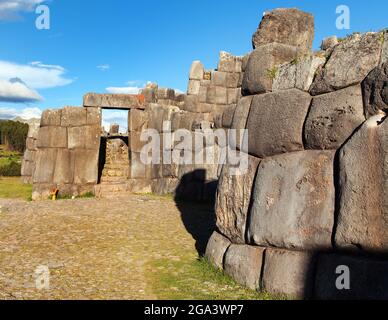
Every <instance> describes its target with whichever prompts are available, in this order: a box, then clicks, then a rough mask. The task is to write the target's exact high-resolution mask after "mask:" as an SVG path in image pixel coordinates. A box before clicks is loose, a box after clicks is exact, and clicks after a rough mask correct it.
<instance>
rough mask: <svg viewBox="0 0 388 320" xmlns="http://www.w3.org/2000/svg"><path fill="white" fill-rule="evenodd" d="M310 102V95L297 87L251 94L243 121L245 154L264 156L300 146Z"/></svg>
mask: <svg viewBox="0 0 388 320" xmlns="http://www.w3.org/2000/svg"><path fill="white" fill-rule="evenodd" d="M310 102H311V97H310V95H309V94H308V93H304V92H302V91H299V90H297V89H291V90H287V91H282V92H275V93H268V94H264V95H258V96H255V97H254V98H253V101H252V105H251V110H250V113H249V117H248V122H247V129H248V130H249V154H252V155H255V156H257V157H259V158H265V157H268V156H273V155H276V154H281V153H286V152H292V151H300V150H303V125H304V122H305V119H306V116H307V112H308V110H309V107H310Z"/></svg>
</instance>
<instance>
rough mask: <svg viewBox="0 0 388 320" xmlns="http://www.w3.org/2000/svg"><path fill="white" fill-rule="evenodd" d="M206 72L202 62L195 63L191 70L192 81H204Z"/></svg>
mask: <svg viewBox="0 0 388 320" xmlns="http://www.w3.org/2000/svg"><path fill="white" fill-rule="evenodd" d="M204 71H205V68H204V67H203V64H202V63H201V61H198V60H197V61H194V62H193V63H192V65H191V68H190V75H189V79H190V80H202V79H203V73H204Z"/></svg>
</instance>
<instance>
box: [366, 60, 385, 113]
mask: <svg viewBox="0 0 388 320" xmlns="http://www.w3.org/2000/svg"><path fill="white" fill-rule="evenodd" d="M362 89H363V96H364V108H365V116H366V117H367V118H370V117H373V116H374V115H376V114H378V113H379V111H380V110H382V111H385V112H387V111H388V62H386V63H385V64H383V65H382V66H381V67H377V68H375V69H373V70H372V72H371V73H370V74H369V75H368V76H367V77H366V79H365V80H364V81H363V83H362Z"/></svg>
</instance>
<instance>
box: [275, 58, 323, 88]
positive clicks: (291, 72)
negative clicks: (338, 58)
mask: <svg viewBox="0 0 388 320" xmlns="http://www.w3.org/2000/svg"><path fill="white" fill-rule="evenodd" d="M325 62H326V58H325V57H322V56H319V55H312V54H310V55H307V56H303V57H299V58H296V59H294V61H292V62H290V63H286V64H283V65H281V66H280V67H279V71H278V73H277V75H276V77H275V79H274V83H273V91H278V90H287V89H293V88H296V89H299V90H302V91H306V92H308V91H309V90H310V87H311V84H312V83H313V80H314V77H315V73H316V71H317V70H318V68H320V67H322V66H323V65H324V64H325Z"/></svg>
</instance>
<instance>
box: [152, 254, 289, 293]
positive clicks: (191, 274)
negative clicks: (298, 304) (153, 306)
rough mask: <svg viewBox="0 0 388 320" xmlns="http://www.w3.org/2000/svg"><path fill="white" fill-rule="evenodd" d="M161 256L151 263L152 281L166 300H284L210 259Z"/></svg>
mask: <svg viewBox="0 0 388 320" xmlns="http://www.w3.org/2000/svg"><path fill="white" fill-rule="evenodd" d="M182 259H184V260H181V261H172V260H169V259H161V260H157V261H154V262H153V263H152V265H150V266H148V269H149V270H148V271H149V272H147V273H146V274H147V275H148V283H150V284H151V289H152V291H153V293H154V294H155V295H156V296H157V298H158V299H166V300H284V298H282V297H280V296H279V297H275V296H273V295H270V294H267V293H260V292H257V291H254V290H249V289H247V288H244V287H242V286H240V285H239V284H237V283H236V282H235V281H234V280H233V279H232V278H231V277H229V276H228V275H226V274H225V273H223V272H222V271H221V270H218V269H216V268H214V267H213V266H212V265H211V264H210V263H209V262H208V260H207V259H205V258H201V259H198V260H194V261H193V260H192V258H189V257H186V258H185V257H182Z"/></svg>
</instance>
